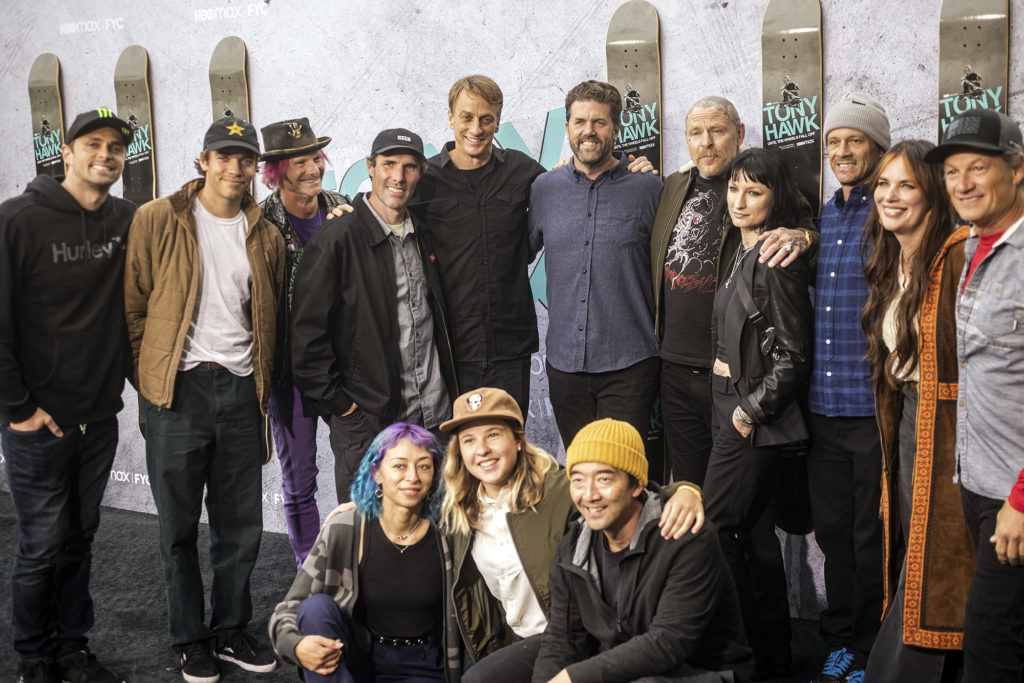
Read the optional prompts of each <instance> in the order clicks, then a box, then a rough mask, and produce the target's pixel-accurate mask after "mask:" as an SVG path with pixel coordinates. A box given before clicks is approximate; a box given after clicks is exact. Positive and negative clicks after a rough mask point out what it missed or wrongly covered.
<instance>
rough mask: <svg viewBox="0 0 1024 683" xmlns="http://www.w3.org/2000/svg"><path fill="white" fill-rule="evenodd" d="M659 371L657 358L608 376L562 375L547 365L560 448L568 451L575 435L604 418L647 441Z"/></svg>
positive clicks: (599, 373) (658, 359) (573, 373)
mask: <svg viewBox="0 0 1024 683" xmlns="http://www.w3.org/2000/svg"><path fill="white" fill-rule="evenodd" d="M660 368H661V359H660V358H658V357H657V356H654V357H651V358H648V359H646V360H642V361H640V362H639V363H635V364H633V365H631V366H629V367H628V368H623V369H622V370H612V371H611V372H562V371H561V370H556V369H555V368H553V367H551V364H550V363H548V364H547V372H548V393H549V396H550V397H551V409H552V410H553V411H554V413H555V423H556V424H557V425H558V433H559V434H560V435H561V437H562V444H563V445H564V446H566V447H568V446H569V444H570V443H572V440H573V437H575V436H576V432H578V431H579V430H581V429H583V427H585V426H587V425H588V424H590V423H591V422H593V421H594V420H600V419H602V418H606V417H611V418H614V419H616V420H622V421H623V422H628V423H629V424H631V425H633V426H634V427H636V429H637V431H638V432H640V436H642V437H645V438H646V436H647V432H648V430H650V428H651V409H652V408H653V407H654V398H655V396H656V395H657V393H658V376H659V373H660Z"/></svg>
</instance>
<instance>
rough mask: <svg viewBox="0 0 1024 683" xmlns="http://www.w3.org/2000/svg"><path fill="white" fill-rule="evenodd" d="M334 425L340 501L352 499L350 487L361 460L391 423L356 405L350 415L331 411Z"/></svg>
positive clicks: (336, 487)
mask: <svg viewBox="0 0 1024 683" xmlns="http://www.w3.org/2000/svg"><path fill="white" fill-rule="evenodd" d="M327 425H328V426H329V427H330V428H331V435H330V441H331V451H333V452H334V492H335V494H336V495H337V496H338V502H339V503H347V502H348V501H350V500H352V496H351V493H350V491H349V489H351V488H352V480H353V479H355V478H356V471H357V470H358V469H359V463H360V462H361V461H362V459H363V456H364V455H366V449H367V448H369V447H370V442H371V441H373V437H375V436H377V433H378V432H379V431H380V430H381V429H383V428H384V427H386V426H387V425H382V424H380V421H379V420H378V419H377V418H376V417H375V416H373V415H370V414H369V413H368V412H366V411H364V410H363V409H362V408H356V409H355V410H353V411H352V412H351V413H349V414H348V415H331V416H330V417H329V418H328V419H327Z"/></svg>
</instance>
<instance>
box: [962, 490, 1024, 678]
mask: <svg viewBox="0 0 1024 683" xmlns="http://www.w3.org/2000/svg"><path fill="white" fill-rule="evenodd" d="M960 499H961V501H962V502H963V506H964V521H966V522H967V530H968V531H969V532H970V534H971V542H972V543H974V549H975V557H976V561H975V565H974V576H973V577H972V579H971V588H970V590H969V591H968V593H967V612H966V614H965V615H964V683H983V682H984V683H1001V682H1003V681H1005V682H1006V683H1019V682H1020V681H1024V567H1014V566H1012V565H1009V564H1001V563H1000V562H999V558H998V557H997V556H996V546H995V544H994V543H991V542H990V541H989V540H988V539H989V538H991V537H992V534H993V533H995V529H996V515H998V514H999V510H1000V508H1002V507H1003V501H1002V500H997V499H995V498H986V497H985V496H979V495H978V494H976V493H972V492H971V491H968V490H967V489H965V488H964V487H963V486H961V487H960Z"/></svg>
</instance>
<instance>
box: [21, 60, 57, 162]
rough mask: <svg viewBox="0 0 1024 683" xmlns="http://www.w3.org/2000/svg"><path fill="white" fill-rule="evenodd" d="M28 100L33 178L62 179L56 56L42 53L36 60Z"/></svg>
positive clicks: (30, 78)
mask: <svg viewBox="0 0 1024 683" xmlns="http://www.w3.org/2000/svg"><path fill="white" fill-rule="evenodd" d="M28 97H29V104H30V108H31V112H32V150H33V152H34V155H35V162H36V175H49V176H53V177H55V178H63V177H64V159H63V157H62V156H61V153H60V146H61V144H63V142H64V110H63V108H62V107H61V98H60V62H59V61H58V60H57V55H55V54H53V53H52V52H44V53H43V54H41V55H39V56H38V57H36V61H35V62H33V63H32V69H31V70H30V71H29V73H28Z"/></svg>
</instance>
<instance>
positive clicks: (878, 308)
mask: <svg viewBox="0 0 1024 683" xmlns="http://www.w3.org/2000/svg"><path fill="white" fill-rule="evenodd" d="M933 147H934V145H933V144H932V143H930V142H926V141H924V140H904V141H902V142H899V143H897V144H895V145H893V146H892V148H891V149H890V150H889V151H888V152H887V153H886V154H885V155H884V156H883V157H882V159H881V160H880V161H879V163H878V168H877V170H876V171H875V175H874V177H873V179H872V188H873V193H874V206H872V209H871V215H870V217H869V219H868V222H867V224H866V225H865V227H864V233H865V238H866V239H865V240H864V249H865V266H864V274H865V279H866V280H867V284H868V300H867V303H866V304H865V306H864V311H863V313H862V315H861V326H862V327H863V329H864V335H865V337H866V338H867V348H868V352H867V357H868V360H869V361H870V362H871V379H872V384H873V387H874V392H875V401H876V411H875V414H876V416H877V420H878V425H879V431H880V433H881V439H882V453H883V457H884V461H883V473H884V477H883V481H882V487H883V488H882V517H883V527H884V534H885V536H884V538H885V543H884V546H883V548H884V551H883V553H884V554H883V558H884V565H885V573H884V577H885V604H884V609H885V619H884V621H883V624H882V627H881V629H880V630H879V632H878V635H877V636H876V637H875V644H874V646H873V647H872V650H871V655H870V657H869V659H868V666H867V670H866V678H867V680H870V681H906V680H913V681H921V682H922V683H928V682H930V681H935V682H938V681H941V680H945V679H944V675H945V676H947V677H948V676H952V675H955V673H956V670H957V668H959V664H960V655H959V649H960V646H961V642H962V637H963V636H962V631H963V606H964V601H965V599H966V596H967V588H968V587H969V585H970V580H971V570H972V569H973V566H974V562H973V551H972V549H971V545H970V539H969V536H968V532H967V527H966V524H965V523H964V520H963V509H962V506H961V502H960V491H959V486H958V485H957V484H954V483H953V480H954V477H955V471H954V470H955V463H956V458H955V453H954V449H955V443H956V439H955V431H956V382H957V367H956V346H955V343H956V326H955V318H954V315H955V311H954V308H953V307H954V304H955V299H956V286H957V282H959V279H960V272H961V270H962V269H963V262H964V254H963V242H964V239H965V238H966V228H965V229H963V230H961V231H959V232H958V233H957V234H956V235H953V236H952V237H951V235H950V233H951V232H953V229H954V227H955V218H954V214H953V210H952V208H951V206H950V202H949V198H948V195H947V193H946V189H945V185H944V182H943V178H942V167H941V166H940V165H931V164H928V163H926V162H925V160H924V157H925V154H927V152H928V151H929V150H931V149H932V148H933ZM944 671H945V672H946V673H945V674H944V673H943V672H944Z"/></svg>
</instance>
